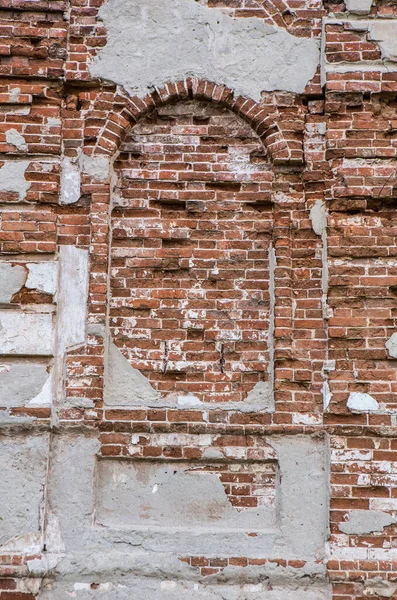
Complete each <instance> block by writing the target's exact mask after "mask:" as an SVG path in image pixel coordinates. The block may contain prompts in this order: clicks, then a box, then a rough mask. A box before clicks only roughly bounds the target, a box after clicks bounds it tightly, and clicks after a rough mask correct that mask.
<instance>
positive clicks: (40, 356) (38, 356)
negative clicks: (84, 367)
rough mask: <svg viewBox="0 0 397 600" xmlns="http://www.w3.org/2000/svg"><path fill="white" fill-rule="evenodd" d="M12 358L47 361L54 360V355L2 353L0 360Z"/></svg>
mask: <svg viewBox="0 0 397 600" xmlns="http://www.w3.org/2000/svg"><path fill="white" fill-rule="evenodd" d="M10 356H12V357H13V358H23V359H25V358H35V359H40V360H46V359H48V358H54V354H18V353H17V352H14V353H13V354H3V353H0V359H1V360H6V359H8V357H10ZM32 408H38V407H32Z"/></svg>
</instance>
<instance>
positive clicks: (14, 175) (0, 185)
mask: <svg viewBox="0 0 397 600" xmlns="http://www.w3.org/2000/svg"><path fill="white" fill-rule="evenodd" d="M29 165H30V161H29V160H9V161H6V162H5V163H4V165H3V166H2V167H1V168H0V192H16V193H18V195H19V200H24V198H25V197H26V194H27V191H28V189H29V188H30V185H31V184H30V181H26V179H25V172H26V169H27V168H28V166H29Z"/></svg>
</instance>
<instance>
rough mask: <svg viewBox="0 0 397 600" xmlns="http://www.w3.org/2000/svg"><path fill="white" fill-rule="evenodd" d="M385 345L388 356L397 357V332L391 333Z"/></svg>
mask: <svg viewBox="0 0 397 600" xmlns="http://www.w3.org/2000/svg"><path fill="white" fill-rule="evenodd" d="M385 346H386V348H387V351H388V353H389V356H391V357H392V358H397V333H393V335H392V336H391V337H390V338H389V339H388V340H387V342H386V344H385Z"/></svg>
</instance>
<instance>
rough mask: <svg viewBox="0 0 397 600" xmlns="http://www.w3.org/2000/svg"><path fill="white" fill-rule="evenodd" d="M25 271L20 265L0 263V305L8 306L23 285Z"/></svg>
mask: <svg viewBox="0 0 397 600" xmlns="http://www.w3.org/2000/svg"><path fill="white" fill-rule="evenodd" d="M26 277H27V272H26V270H25V269H24V268H23V267H22V266H21V265H12V264H10V263H0V304H8V303H9V302H11V299H12V297H13V295H14V294H16V293H17V292H19V290H20V289H21V287H23V285H24V284H25V281H26Z"/></svg>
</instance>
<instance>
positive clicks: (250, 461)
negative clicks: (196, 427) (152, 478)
mask: <svg viewBox="0 0 397 600" xmlns="http://www.w3.org/2000/svg"><path fill="white" fill-rule="evenodd" d="M58 408H62V406H58ZM201 424H203V425H210V423H201ZM140 435H149V436H150V437H153V435H157V434H153V433H150V432H142V433H141V432H140ZM161 435H164V434H161ZM189 435H196V436H198V435H209V434H208V433H204V434H197V433H196V434H189ZM211 435H214V436H219V435H222V436H225V437H228V436H231V437H233V434H232V433H229V434H228V433H219V432H217V433H214V434H211ZM255 435H256V434H255ZM258 436H261V434H257V437H258ZM262 437H263V436H262ZM103 445H104V446H106V445H109V446H112V445H114V444H103ZM116 445H117V444H116ZM212 447H213V446H202V448H203V449H205V448H212ZM215 447H216V448H218V449H221V448H222V446H215ZM229 447H230V446H229ZM233 447H237V446H233ZM251 447H252V446H238V448H251ZM97 459H98V460H100V461H101V460H105V461H107V460H113V461H130V462H136V463H141V462H150V463H156V464H164V463H167V462H170V463H172V464H176V463H182V464H189V465H201V464H213V463H216V464H224V465H228V464H230V463H233V464H235V463H239V464H242V465H246V464H254V465H255V464H258V463H266V464H267V463H278V460H277V458H233V457H231V456H224V457H222V458H206V457H205V456H204V457H202V458H195V459H192V458H171V459H170V458H168V457H158V456H156V457H153V456H143V457H141V456H101V455H97Z"/></svg>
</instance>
